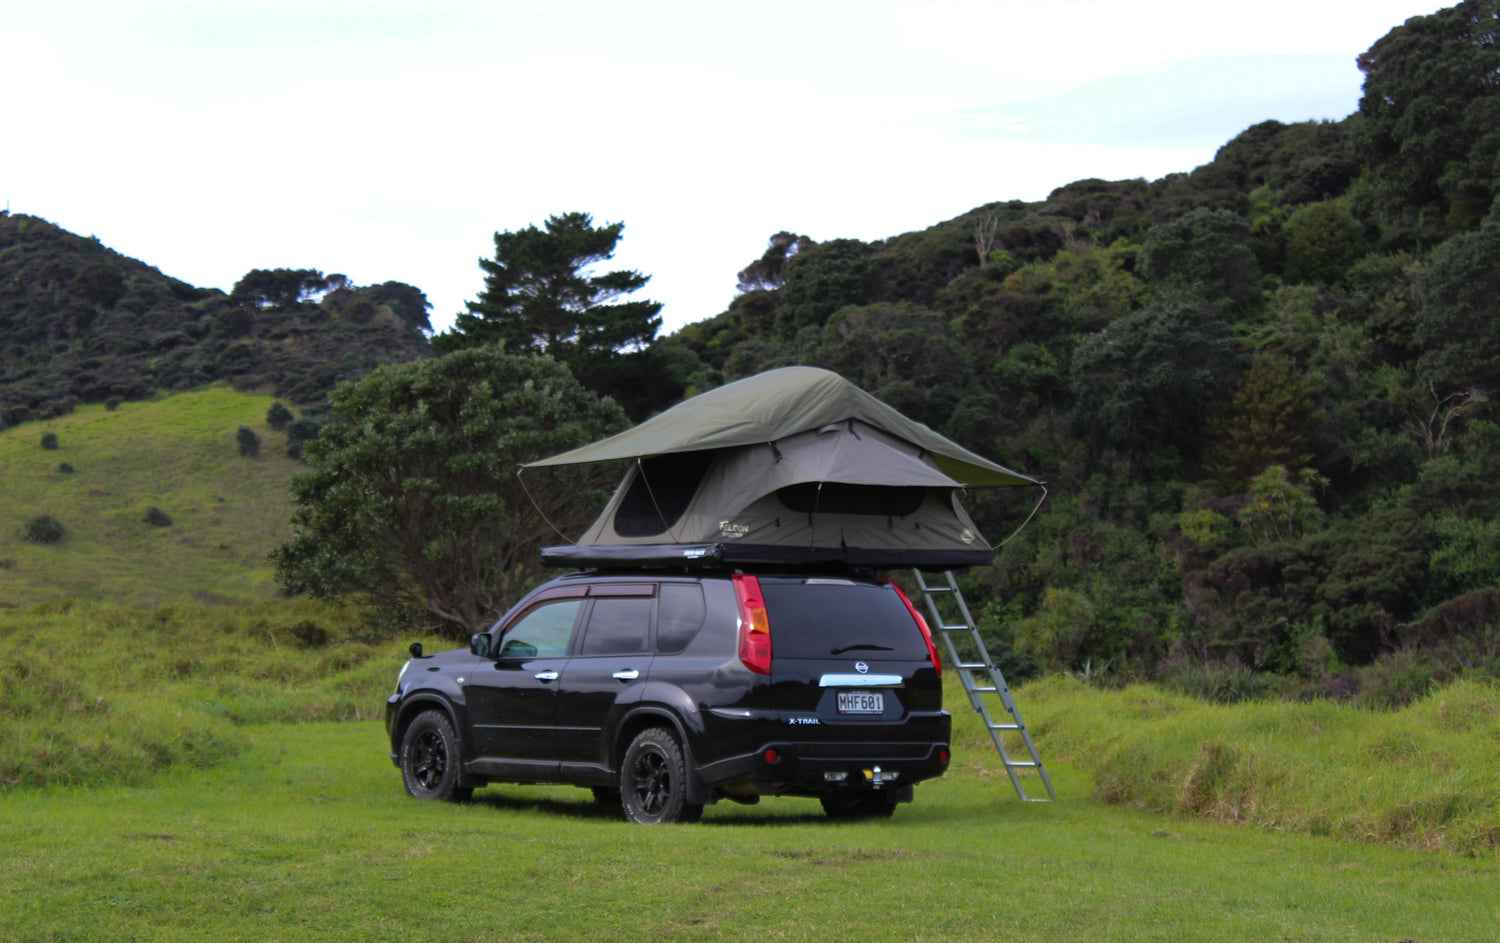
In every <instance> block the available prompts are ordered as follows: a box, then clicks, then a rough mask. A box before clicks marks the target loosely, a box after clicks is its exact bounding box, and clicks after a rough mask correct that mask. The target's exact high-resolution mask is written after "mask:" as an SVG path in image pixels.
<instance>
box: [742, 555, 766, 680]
mask: <svg viewBox="0 0 1500 943" xmlns="http://www.w3.org/2000/svg"><path fill="white" fill-rule="evenodd" d="M734 597H735V599H737V600H739V604H740V661H741V663H743V664H744V666H745V667H746V668H749V669H750V670H751V671H753V672H755V673H756V674H758V675H768V674H770V673H771V622H770V620H769V619H768V618H767V617H766V600H765V597H764V596H762V595H761V592H760V580H758V579H756V578H755V577H753V576H746V575H745V574H744V573H736V574H734Z"/></svg>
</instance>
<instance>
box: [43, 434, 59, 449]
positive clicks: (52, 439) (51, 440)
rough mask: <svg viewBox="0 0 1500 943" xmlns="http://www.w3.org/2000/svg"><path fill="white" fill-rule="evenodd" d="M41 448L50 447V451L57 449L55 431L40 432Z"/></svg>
mask: <svg viewBox="0 0 1500 943" xmlns="http://www.w3.org/2000/svg"><path fill="white" fill-rule="evenodd" d="M42 448H44V449H50V450H52V451H56V450H57V433H55V432H43V433H42Z"/></svg>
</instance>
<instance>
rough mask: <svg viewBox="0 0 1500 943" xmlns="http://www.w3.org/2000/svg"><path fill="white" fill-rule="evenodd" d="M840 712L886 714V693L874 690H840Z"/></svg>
mask: <svg viewBox="0 0 1500 943" xmlns="http://www.w3.org/2000/svg"><path fill="white" fill-rule="evenodd" d="M839 713H840V714H884V713H885V695H884V694H879V693H876V692H874V691H840V692H839Z"/></svg>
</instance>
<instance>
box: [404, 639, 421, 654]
mask: <svg viewBox="0 0 1500 943" xmlns="http://www.w3.org/2000/svg"><path fill="white" fill-rule="evenodd" d="M406 650H407V651H409V652H411V657H413V658H421V657H422V643H421V642H412V643H411V646H410V647H409V648H407V649H406Z"/></svg>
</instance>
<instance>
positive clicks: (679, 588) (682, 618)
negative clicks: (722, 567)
mask: <svg viewBox="0 0 1500 943" xmlns="http://www.w3.org/2000/svg"><path fill="white" fill-rule="evenodd" d="M706 612H707V609H706V608H705V607H704V605H703V587H702V586H700V585H698V584H697V583H663V584H661V608H660V610H659V611H658V613H657V616H656V650H657V651H658V652H661V653H662V654H664V655H675V654H677V653H678V652H680V651H682V650H683V649H685V648H687V647H688V643H689V642H691V641H692V640H693V637H694V636H696V635H697V634H698V630H699V629H701V628H703V617H704V615H705V614H706Z"/></svg>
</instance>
